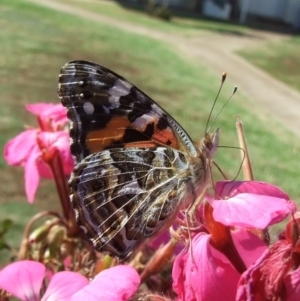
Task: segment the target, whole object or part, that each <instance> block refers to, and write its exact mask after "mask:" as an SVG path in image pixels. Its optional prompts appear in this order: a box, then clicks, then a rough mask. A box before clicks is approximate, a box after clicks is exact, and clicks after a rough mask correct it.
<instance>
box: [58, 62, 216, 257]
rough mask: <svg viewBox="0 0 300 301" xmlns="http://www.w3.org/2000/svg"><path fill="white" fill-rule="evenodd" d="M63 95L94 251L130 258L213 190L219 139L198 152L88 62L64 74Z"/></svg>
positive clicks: (135, 94)
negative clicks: (211, 165)
mask: <svg viewBox="0 0 300 301" xmlns="http://www.w3.org/2000/svg"><path fill="white" fill-rule="evenodd" d="M58 95H59V98H60V99H61V101H62V104H63V106H65V107H66V109H67V112H68V118H69V120H70V137H71V152H72V155H73V156H74V158H75V168H74V171H73V173H72V175H71V178H70V180H69V188H70V199H71V202H72V207H73V209H74V212H75V216H76V221H77V223H78V225H79V226H80V227H82V228H83V229H84V231H85V234H86V236H87V237H88V238H89V239H90V240H91V242H92V243H93V245H94V247H95V248H96V250H97V251H99V252H106V253H109V254H110V255H112V256H115V257H117V258H119V259H120V260H126V259H129V258H130V257H131V255H132V254H134V253H135V251H136V250H137V249H138V247H139V246H140V245H141V244H142V243H143V242H145V241H146V240H147V239H148V238H150V237H151V238H152V237H154V236H156V235H158V234H159V233H161V232H162V231H163V230H164V229H166V228H167V227H168V226H170V225H171V224H172V223H173V222H174V219H176V216H177V214H178V212H179V210H181V209H183V208H185V207H187V206H188V205H189V204H192V203H193V202H194V201H195V199H196V198H197V197H198V196H199V195H200V194H201V193H202V192H203V191H204V189H205V188H206V187H207V186H208V185H209V183H210V168H209V162H211V160H212V158H213V156H214V154H215V152H216V149H217V146H218V137H219V132H218V130H217V131H216V132H214V133H213V134H212V135H210V134H208V133H205V135H204V138H203V139H202V140H201V142H200V144H199V146H198V147H196V146H195V145H194V144H193V142H192V140H191V138H190V137H189V136H188V134H187V133H186V132H185V131H184V129H183V128H182V127H181V126H180V125H179V124H178V123H177V122H176V121H175V120H174V119H173V118H172V117H171V116H170V115H169V114H168V113H167V112H166V111H165V110H163V109H162V108H161V107H160V106H159V105H158V104H157V103H156V102H155V101H153V100H152V99H151V98H150V97H148V96H147V95H146V94H145V93H143V92H142V91H141V90H139V89H138V88H137V87H135V86H134V85H133V84H131V83H130V82H128V81H127V80H126V79H124V78H123V77H121V76H120V75H118V74H116V73H115V72H113V71H111V70H109V69H107V68H105V67H103V66H100V65H98V64H96V63H93V62H89V61H83V60H76V61H71V62H69V63H67V64H65V65H64V66H63V67H62V69H61V71H60V75H59V83H58Z"/></svg>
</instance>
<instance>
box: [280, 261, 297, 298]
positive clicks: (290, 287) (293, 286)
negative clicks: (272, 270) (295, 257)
mask: <svg viewBox="0 0 300 301" xmlns="http://www.w3.org/2000/svg"><path fill="white" fill-rule="evenodd" d="M284 284H285V288H286V300H287V301H299V300H300V268H299V267H298V268H297V269H296V270H295V271H291V272H290V273H289V274H288V275H287V276H286V277H285V279H284Z"/></svg>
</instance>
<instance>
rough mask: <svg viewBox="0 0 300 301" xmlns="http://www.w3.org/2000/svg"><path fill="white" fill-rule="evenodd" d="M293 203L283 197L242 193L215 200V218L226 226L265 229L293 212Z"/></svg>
mask: <svg viewBox="0 0 300 301" xmlns="http://www.w3.org/2000/svg"><path fill="white" fill-rule="evenodd" d="M291 203H292V202H289V201H286V200H285V199H282V198H277V197H272V196H266V195H255V194H250V193H240V194H238V195H236V196H234V197H232V198H230V199H227V200H215V201H213V202H212V204H211V205H212V207H213V208H214V212H213V216H214V219H215V220H216V221H218V222H220V223H222V224H224V225H226V226H239V227H249V228H259V229H264V228H266V227H268V226H270V225H272V224H275V223H278V222H280V221H282V220H283V219H284V218H286V217H287V216H288V215H289V214H290V213H291V208H292V206H291Z"/></svg>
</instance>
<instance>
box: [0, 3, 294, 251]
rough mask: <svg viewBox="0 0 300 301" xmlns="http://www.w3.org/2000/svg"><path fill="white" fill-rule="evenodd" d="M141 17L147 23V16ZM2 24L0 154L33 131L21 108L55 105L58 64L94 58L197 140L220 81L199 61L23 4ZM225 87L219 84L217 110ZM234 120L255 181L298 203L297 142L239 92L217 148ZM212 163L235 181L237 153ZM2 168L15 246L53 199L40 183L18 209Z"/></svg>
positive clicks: (0, 195) (20, 197)
mask: <svg viewBox="0 0 300 301" xmlns="http://www.w3.org/2000/svg"><path fill="white" fill-rule="evenodd" d="M140 18H144V19H145V21H144V22H148V21H149V20H148V18H149V17H147V16H142V15H141V16H140ZM151 20H152V19H151ZM151 22H152V21H151ZM153 22H154V21H153ZM210 22H211V21H210ZM0 24H1V28H2V30H1V31H0V39H1V41H2V42H1V43H0V53H1V56H0V74H1V76H0V92H1V97H0V105H1V111H0V114H1V118H0V128H1V136H0V145H1V148H2V149H3V146H4V144H5V142H7V141H8V140H9V139H10V138H12V137H14V136H15V135H17V134H18V133H20V132H21V131H22V130H23V128H24V125H30V126H36V120H35V119H34V118H33V116H31V115H30V114H29V113H27V112H26V110H25V108H24V105H25V104H26V103H36V102H55V103H58V102H59V100H58V98H57V95H56V89H57V76H58V73H59V70H60V68H61V66H62V65H63V64H64V63H65V62H67V61H69V60H73V59H86V60H92V61H95V62H98V63H100V64H103V65H105V66H107V67H109V68H111V69H113V70H114V71H115V72H117V73H120V74H122V75H123V76H124V77H126V78H128V79H129V80H130V81H131V82H133V83H135V84H136V85H137V86H138V87H140V88H141V89H142V90H144V91H145V92H146V93H147V94H149V95H151V96H152V97H153V98H154V99H156V100H157V101H158V102H159V103H160V104H161V105H162V106H163V107H164V108H165V109H166V110H167V111H168V112H169V113H170V114H171V115H172V116H173V117H175V118H176V119H177V120H178V121H179V123H180V124H182V125H183V126H184V128H185V129H186V130H187V132H188V133H189V134H190V135H191V136H192V138H193V139H195V140H199V139H200V138H201V137H202V136H203V134H204V133H203V132H204V128H205V123H206V120H207V116H208V114H209V111H210V108H211V106H212V102H213V99H214V97H215V95H216V92H217V90H218V86H219V83H220V79H219V78H218V77H216V76H215V75H213V74H211V73H210V71H209V70H207V69H205V68H204V67H203V66H201V65H200V63H198V62H196V63H192V62H190V61H187V60H186V59H185V58H183V57H181V56H180V55H179V54H177V53H176V52H175V51H174V50H173V49H172V47H170V46H168V45H165V44H163V43H160V42H157V41H155V40H152V39H149V38H145V37H141V36H137V35H134V34H130V33H128V32H124V31H122V30H117V29H115V28H113V27H109V26H106V25H102V24H100V23H95V22H93V21H89V20H86V19H80V18H77V17H73V16H71V15H67V14H64V13H59V12H57V11H52V10H50V9H46V8H43V7H41V6H37V5H34V4H31V3H29V2H26V1H25V0H14V1H10V0H2V1H1V3H0ZM171 24H172V23H171ZM167 26H171V25H167ZM231 89H232V87H229V85H226V84H225V87H224V89H223V91H222V96H221V97H220V99H219V103H218V106H217V109H216V111H215V112H218V110H219V109H220V107H221V106H222V103H224V101H225V100H226V98H227V95H229V94H230V92H231ZM236 115H239V116H240V118H241V119H242V120H243V122H244V125H245V129H246V133H247V140H248V143H249V149H250V154H251V157H252V160H253V168H254V175H255V177H256V179H260V180H264V181H269V182H272V183H274V184H277V185H280V186H281V187H282V188H283V189H285V190H286V191H287V192H288V193H289V194H290V195H291V196H292V197H294V198H296V199H297V198H298V199H300V192H299V189H298V183H297V181H296V179H297V178H298V170H299V169H300V162H299V160H298V158H297V154H298V153H299V150H300V142H299V141H298V140H296V139H294V137H293V136H292V135H291V134H290V133H287V132H285V131H284V130H283V129H281V128H280V127H279V126H278V125H277V124H276V123H275V122H273V121H272V120H271V119H267V117H264V119H262V117H261V116H256V115H254V114H253V113H251V105H250V103H248V102H247V99H246V98H245V97H243V95H242V92H240V93H239V92H238V93H237V95H236V96H235V97H234V99H233V100H232V101H231V103H230V104H229V105H228V106H227V107H226V108H225V110H224V112H222V114H221V115H220V117H219V118H218V119H217V121H216V122H215V124H214V126H213V128H216V127H220V128H221V131H222V132H221V144H222V145H226V146H236V145H237V139H236V134H235V117H236ZM291 141H293V143H291ZM217 162H218V163H219V164H220V166H221V167H222V168H223V169H224V171H225V172H227V173H228V174H229V177H230V178H234V177H235V176H236V173H237V171H238V168H239V164H240V153H239V151H237V150H234V149H231V150H230V149H225V148H223V149H222V148H220V149H219V151H218V155H217ZM0 168H1V182H0V206H1V210H0V220H2V219H4V218H6V217H12V218H13V219H14V220H15V228H14V229H13V230H14V231H15V232H14V233H16V235H15V236H14V235H11V236H10V237H9V238H10V239H11V240H12V243H13V245H14V246H18V244H19V237H20V231H18V230H19V229H20V228H21V227H20V223H21V224H22V223H23V222H25V221H26V220H27V218H29V217H30V216H32V214H33V212H36V211H38V210H42V209H57V207H58V205H57V204H58V202H57V200H56V199H57V194H56V191H55V187H54V185H53V183H52V182H51V181H42V183H41V186H40V188H39V190H38V194H37V198H36V201H35V203H34V205H33V208H32V209H29V210H24V209H23V208H24V206H28V207H29V206H30V205H27V204H26V198H25V196H24V187H23V186H24V183H23V172H22V170H21V169H19V168H14V167H9V166H7V165H6V163H5V161H4V159H3V158H0ZM0 256H1V254H0Z"/></svg>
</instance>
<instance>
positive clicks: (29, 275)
mask: <svg viewBox="0 0 300 301" xmlns="http://www.w3.org/2000/svg"><path fill="white" fill-rule="evenodd" d="M45 274H46V268H45V266H44V265H43V264H41V263H39V262H36V261H30V260H24V261H18V262H14V263H12V264H10V265H8V266H6V267H5V268H4V269H3V270H1V271H0V288H1V289H3V290H6V291H7V292H9V293H11V294H12V295H13V296H15V297H17V298H18V299H20V300H21V301H23V300H24V301H37V300H41V301H46V300H48V301H50V300H53V301H54V300H61V301H65V300H70V298H71V296H72V295H73V294H74V293H75V292H77V291H78V290H80V289H81V288H83V287H84V286H86V285H88V283H89V281H88V279H86V278H85V277H83V276H82V275H80V274H78V273H75V272H66V271H64V272H59V273H56V274H54V276H53V277H52V278H51V281H50V283H49V285H48V287H47V289H46V291H45V294H44V295H43V297H42V298H40V290H41V288H42V284H43V280H44V277H45Z"/></svg>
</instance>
